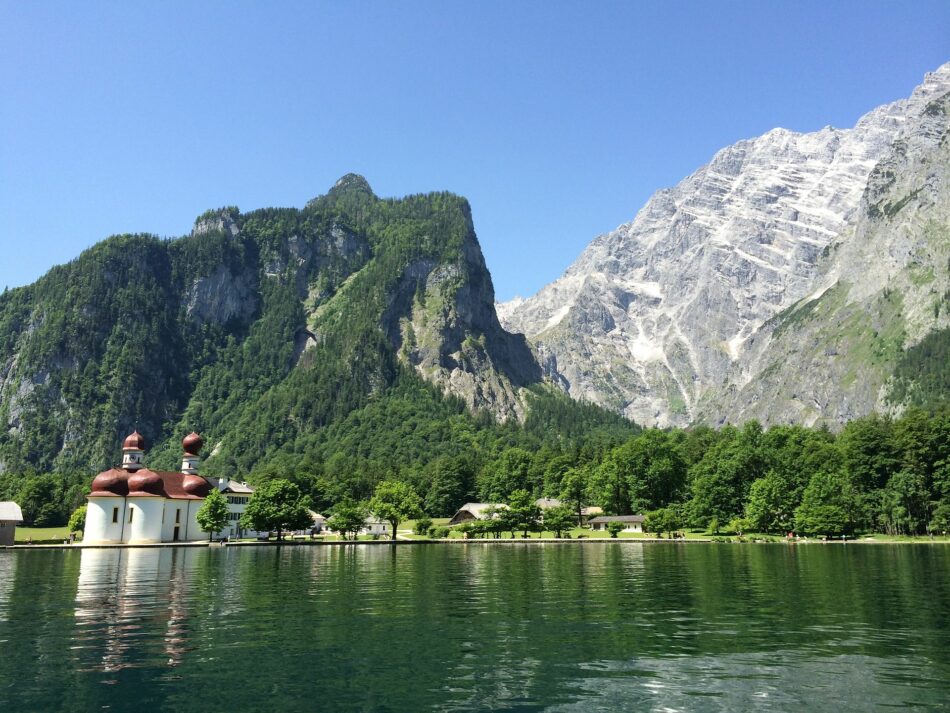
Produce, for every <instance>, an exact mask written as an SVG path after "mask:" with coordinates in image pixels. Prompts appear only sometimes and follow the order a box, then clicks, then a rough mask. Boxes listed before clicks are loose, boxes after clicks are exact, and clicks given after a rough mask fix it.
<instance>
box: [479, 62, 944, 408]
mask: <svg viewBox="0 0 950 713" xmlns="http://www.w3.org/2000/svg"><path fill="white" fill-rule="evenodd" d="M948 91H950V64H948V65H944V66H943V67H941V68H940V69H939V70H937V71H936V72H934V73H932V74H929V75H928V76H927V77H926V78H925V81H924V83H923V84H922V85H921V86H919V87H918V88H917V89H916V90H915V91H914V93H913V94H912V95H911V97H909V98H908V99H906V100H900V101H896V102H894V103H892V104H888V105H885V106H882V107H879V108H878V109H875V110H874V111H871V112H870V113H868V114H867V115H865V116H864V117H862V118H861V120H860V121H858V123H857V124H856V125H855V127H854V128H852V129H843V130H842V129H834V128H831V127H826V128H825V129H822V130H821V131H817V132H814V133H809V134H800V133H795V132H792V131H787V130H784V129H775V130H773V131H770V132H768V133H767V134H764V135H763V136H760V137H758V138H755V139H750V140H747V141H740V142H739V143H737V144H735V145H733V146H730V147H728V148H726V149H723V150H722V151H720V152H718V153H717V154H716V155H715V156H714V157H713V159H712V161H711V162H710V163H709V164H707V165H706V166H703V167H702V168H700V169H699V170H698V171H696V172H695V173H694V174H692V175H691V176H689V177H687V178H686V179H684V180H683V181H682V182H681V183H680V184H678V185H677V186H675V187H674V188H671V189H666V190H662V191H659V192H658V193H656V194H655V195H654V196H653V197H652V198H651V199H650V200H649V201H648V202H647V204H646V205H645V206H644V207H643V208H642V209H641V210H640V211H639V213H638V214H637V216H636V217H635V218H634V220H633V221H632V222H630V223H628V224H625V225H622V226H620V227H619V228H618V229H616V230H615V231H613V232H611V233H607V234H605V235H602V236H600V237H598V238H597V239H596V240H594V241H593V242H592V243H591V244H590V245H589V246H588V248H587V249H586V250H585V251H584V252H583V253H582V254H581V256H580V257H579V258H578V259H577V260H576V261H575V262H574V264H573V265H571V267H570V268H568V270H567V271H566V272H565V274H564V275H563V276H562V277H561V278H559V279H558V280H556V281H555V282H553V283H551V284H550V285H548V286H547V287H545V288H543V289H542V290H541V291H540V292H538V294H536V295H534V296H533V297H531V298H528V299H521V298H519V299H516V300H514V301H512V302H509V303H506V304H501V305H499V307H498V312H499V316H500V318H501V321H502V324H503V325H504V326H505V328H507V329H508V330H510V331H515V332H522V333H524V334H526V335H527V336H528V338H529V339H530V340H531V341H532V342H533V344H534V345H535V346H536V348H537V350H538V352H539V354H541V355H544V356H543V357H542V358H541V361H542V364H545V365H546V367H545V368H546V369H548V371H549V372H552V374H551V375H552V377H553V378H554V379H555V380H556V381H559V382H560V383H561V384H562V385H563V386H564V388H566V389H567V390H568V391H569V393H571V394H572V395H574V396H577V397H583V398H586V399H589V400H591V401H594V402H596V403H599V404H602V405H604V406H608V407H610V408H613V409H616V410H618V411H620V412H622V413H624V414H625V415H627V416H629V417H631V418H633V419H635V420H637V421H640V422H643V423H647V424H659V425H685V424H688V423H690V422H693V421H695V420H697V419H703V420H709V421H712V422H722V421H724V420H729V421H738V420H742V419H744V418H747V417H750V416H757V417H759V418H762V419H763V420H765V421H769V422H778V421H783V422H784V421H804V422H814V421H816V420H822V421H830V422H835V423H837V422H841V421H842V420H844V419H847V418H850V417H853V416H854V415H859V414H861V413H866V412H867V411H868V410H869V409H870V408H872V407H873V406H874V405H875V404H878V405H880V399H881V398H883V396H881V394H880V393H879V392H880V391H881V387H882V382H883V380H884V379H885V377H886V372H887V369H886V368H884V369H883V370H882V371H881V373H880V374H878V375H877V376H876V377H874V378H873V379H871V380H870V381H865V380H863V379H860V378H856V379H854V380H846V381H845V382H842V381H840V380H839V378H838V377H839V376H840V374H838V373H837V371H836V370H835V369H830V370H829V369H818V368H817V364H818V362H820V361H822V359H825V358H826V356H827V357H831V358H829V359H827V360H826V361H827V363H838V362H840V361H841V360H842V359H850V360H852V362H853V363H854V364H860V363H861V360H862V358H863V357H864V356H866V354H865V352H864V351H862V347H859V346H858V345H851V344H850V342H847V340H845V341H843V342H842V343H841V344H839V345H837V346H834V345H825V346H823V347H822V348H821V351H820V356H819V357H815V359H813V360H812V361H810V362H809V366H808V367H807V368H805V366H804V365H803V364H800V363H797V362H796V359H797V358H798V356H799V353H798V351H796V350H795V349H793V348H792V345H791V344H790V343H781V340H780V337H781V335H782V334H785V335H787V336H786V337H785V338H786V339H788V340H793V339H795V338H796V337H795V336H793V335H797V332H796V329H794V328H793V325H791V324H786V323H788V322H789V320H800V318H801V316H802V314H801V311H800V310H798V309H796V308H795V305H797V304H799V303H800V301H802V300H807V298H809V297H813V296H815V295H816V291H817V293H819V294H820V293H822V292H824V291H828V290H831V292H830V294H829V296H828V297H827V298H826V300H830V299H832V297H835V298H836V299H842V300H844V301H845V302H846V303H847V304H849V305H852V306H853V307H854V309H858V307H860V309H862V310H864V311H865V312H869V313H873V312H874V310H876V309H877V310H884V311H887V309H889V308H888V307H886V306H883V305H877V303H876V300H877V299H878V297H877V296H879V295H881V294H883V291H884V290H885V288H886V289H889V290H890V292H889V294H892V293H893V292H899V293H901V295H902V296H901V297H900V299H902V300H903V301H904V302H905V305H904V306H902V307H901V315H902V317H901V319H902V320H908V326H907V327H906V328H904V336H903V338H902V339H901V340H900V343H899V345H898V346H900V347H901V348H903V347H904V346H907V345H908V344H911V343H913V341H914V340H915V339H919V338H920V335H921V334H923V333H924V332H926V330H928V329H932V328H935V327H937V326H938V324H942V322H939V323H938V322H933V320H932V321H931V322H932V323H928V322H927V320H926V319H925V315H926V314H927V313H928V310H930V311H931V312H932V311H933V307H932V304H929V303H928V300H930V302H932V299H931V297H929V296H924V295H922V294H919V293H921V289H917V288H918V286H916V285H915V284H914V283H913V280H911V278H910V277H909V276H910V275H911V274H916V275H917V277H916V278H915V279H917V281H918V282H919V281H928V280H929V282H928V283H927V286H926V287H925V288H922V291H923V292H924V293H926V294H927V295H930V290H931V289H933V290H936V291H939V288H940V285H941V284H942V283H941V282H940V280H941V279H942V277H941V276H942V274H943V270H944V267H945V265H944V264H943V263H941V262H940V260H941V259H942V255H943V252H942V248H940V245H941V244H942V241H945V239H946V237H945V235H946V234H945V232H942V231H943V230H944V228H943V227H941V226H944V227H945V226H946V222H945V216H944V215H943V213H942V212H941V210H942V209H941V208H940V207H939V205H940V202H941V199H940V198H939V194H940V193H941V192H942V190H943V189H942V183H941V181H942V179H941V178H940V175H941V173H940V169H939V168H937V167H938V166H939V165H940V163H941V161H942V160H943V159H942V158H941V156H942V153H941V152H942V151H943V150H944V148H943V147H944V144H943V143H942V142H943V141H944V140H945V139H944V138H943V137H944V136H945V130H946V124H947V119H946V115H945V114H943V113H942V112H943V108H942V107H943V101H944V100H943V97H945V95H946V93H947V92H948ZM925 164H926V167H925ZM924 244H926V246H929V247H925V246H924ZM885 266H886V268H885ZM856 271H857V273H856ZM931 272H933V274H934V278H933V280H930V274H931ZM836 280H840V281H841V285H844V284H845V283H848V284H849V285H851V286H850V287H848V288H847V289H848V293H847V294H848V296H846V297H843V296H842V292H843V290H844V289H845V288H844V287H843V286H839V287H838V288H837V289H836V290H833V289H832V286H831V285H832V284H833V283H834V282H835V281H836ZM858 284H860V285H861V288H860V290H858V289H857V288H856V287H855V285H858ZM905 292H906V294H905ZM909 303H913V304H914V305H915V306H914V307H913V309H909V308H908V307H909ZM875 305H876V306H875ZM882 320H885V317H884V316H880V315H879V316H878V317H874V316H872V317H870V318H869V321H867V322H866V323H865V324H864V325H863V327H861V328H860V329H863V330H864V333H866V334H873V333H875V331H877V333H878V334H880V330H879V329H878V328H877V327H876V326H875V325H879V323H881V322H882ZM796 323H797V322H796ZM783 324H785V327H784V329H783V327H782V325H783ZM826 328H827V329H829V330H833V329H834V328H833V327H832V326H830V325H828V326H827V327H826ZM852 328H853V329H855V330H858V331H860V329H859V327H858V326H856V325H852ZM797 336H801V335H797ZM895 339H896V337H895ZM768 344H772V346H771V347H769V346H768ZM865 346H866V345H865ZM852 347H853V348H852ZM826 349H827V350H829V354H828V355H825V350H826ZM834 350H837V352H836V354H834V355H833V354H831V353H830V351H834ZM836 357H837V358H836ZM783 360H784V363H782V362H783ZM778 374H780V375H781V376H780V377H779V376H777V375H778ZM819 375H820V376H819ZM816 380H820V381H821V383H815V382H816ZM812 392H814V399H812ZM872 392H873V393H872Z"/></svg>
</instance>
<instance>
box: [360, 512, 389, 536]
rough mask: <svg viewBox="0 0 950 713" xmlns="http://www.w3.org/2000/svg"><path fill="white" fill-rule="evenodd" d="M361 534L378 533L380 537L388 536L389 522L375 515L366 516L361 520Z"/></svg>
mask: <svg viewBox="0 0 950 713" xmlns="http://www.w3.org/2000/svg"><path fill="white" fill-rule="evenodd" d="M360 534H361V535H378V536H380V537H389V535H390V533H389V523H388V522H386V521H385V520H380V519H379V518H376V517H372V516H370V517H368V518H366V519H365V520H364V521H363V527H362V529H360Z"/></svg>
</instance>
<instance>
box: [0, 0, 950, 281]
mask: <svg viewBox="0 0 950 713" xmlns="http://www.w3.org/2000/svg"><path fill="white" fill-rule="evenodd" d="M948 60H950V2H946V0H940V1H939V2H925V1H920V2H913V3H898V2H886V3H885V2H869V1H866V0H865V1H863V2H807V1H806V2H789V3H778V2H719V3H713V2H690V3H682V2H616V3H614V2H596V3H590V2H577V3H573V2H551V1H546V2H511V1H510V0H508V1H505V2H489V1H484V2H483V1H479V2H467V3H463V2H426V3H423V2H412V1H406V2H346V3H342V2H328V3H318V2H301V3H294V2H280V3H265V2H240V1H237V2H191V1H189V2H184V1H176V0H172V1H169V2H162V3H144V2H135V3H127V2H119V1H116V2H84V3H66V2H8V1H7V0H0V245H2V247H3V250H2V259H0V286H3V285H8V286H11V287H12V286H16V285H22V284H26V283H29V282H31V281H33V280H35V279H36V278H37V277H39V276H40V275H41V274H43V273H44V272H46V270H47V269H49V267H51V266H52V265H54V264H56V263H61V262H65V261H67V260H70V259H71V258H73V257H75V256H76V255H78V254H79V252H80V251H82V250H83V249H84V248H86V247H88V246H90V245H92V244H93V243H95V242H97V241H99V240H101V239H103V238H105V237H106V236H108V235H110V234H114V233H121V232H150V233H156V234H158V235H166V236H177V235H182V234H185V233H187V232H188V231H189V230H190V229H191V224H192V222H193V220H194V218H195V217H196V216H197V215H198V214H200V213H201V212H203V211H204V210H205V209H207V208H212V207H217V206H222V205H238V206H239V207H240V208H241V209H242V210H252V209H254V208H260V207H264V206H302V205H303V204H304V203H305V202H306V201H307V200H309V199H310V198H312V197H313V196H315V195H318V194H321V193H325V192H326V190H327V189H328V188H329V187H330V186H331V185H332V184H333V182H334V181H335V180H336V179H337V178H339V177H340V176H341V175H343V174H344V173H347V172H350V171H354V172H358V173H362V174H363V175H365V176H366V177H367V179H368V180H369V182H370V183H371V185H372V186H373V188H374V189H375V191H376V193H377V194H379V195H381V196H400V195H405V194H408V193H417V192H423V191H430V190H450V191H453V192H455V193H458V194H461V195H464V196H466V197H467V198H468V199H469V200H470V201H471V203H472V209H473V215H474V219H475V227H476V230H477V231H478V235H479V238H480V240H481V243H482V247H483V250H484V252H485V256H486V259H487V261H488V265H489V268H490V269H491V271H492V275H493V278H494V282H495V287H496V293H497V296H498V297H499V298H501V299H507V298H510V297H512V296H514V295H515V294H519V293H520V294H523V295H528V294H532V293H534V292H535V291H537V289H538V288H540V287H541V286H543V285H544V284H546V283H547V282H550V281H551V280H553V279H554V278H556V277H557V276H558V275H559V274H560V273H561V272H562V271H563V270H564V268H566V267H567V266H568V265H569V264H570V262H571V261H572V260H573V259H574V258H575V257H576V256H577V254H578V253H579V252H580V251H581V250H582V249H583V248H584V246H585V245H586V244H587V243H588V242H590V240H591V239H593V238H594V237H595V236H596V235H597V234H599V233H602V232H605V231H607V230H610V229H612V228H614V227H616V226H617V225H618V224H620V223H623V222H626V221H628V220H630V219H631V218H632V217H633V216H634V215H635V213H636V211H637V210H638V209H639V208H640V207H641V206H642V205H643V203H644V202H645V201H646V199H647V198H648V197H649V196H650V194H651V193H653V192H654V191H655V190H657V189H659V188H662V187H665V186H670V185H673V184H675V183H676V182H678V181H679V180H680V179H682V178H683V177H684V176H686V175H687V174H689V173H690V172H692V171H693V170H695V169H696V168H697V167H699V166H701V165H702V164H703V163H705V162H706V161H708V160H709V158H710V157H711V156H712V154H713V153H714V152H715V151H716V150H718V149H719V148H722V147H723V146H726V145H728V144H730V143H733V142H735V141H737V140H739V139H741V138H747V137H750V136H755V135H758V134H761V133H763V132H765V131H768V130H769V129H771V128H774V127H775V126H784V127H787V128H790V129H795V130H800V131H810V130H816V129H819V128H821V127H822V126H825V125H828V124H831V125H833V126H838V127H846V126H851V125H853V124H854V122H855V120H856V119H857V118H858V117H859V116H861V114H863V113H865V112H866V111H868V110H870V109H872V108H873V107H875V106H877V105H879V104H882V103H884V102H888V101H892V100H894V99H898V98H900V97H903V96H906V95H907V94H909V93H910V91H911V90H912V89H913V87H914V86H915V85H917V84H918V83H919V82H920V81H921V80H922V78H923V74H924V73H925V72H926V71H930V70H932V69H934V68H936V67H937V66H939V65H940V64H942V63H944V62H946V61H948Z"/></svg>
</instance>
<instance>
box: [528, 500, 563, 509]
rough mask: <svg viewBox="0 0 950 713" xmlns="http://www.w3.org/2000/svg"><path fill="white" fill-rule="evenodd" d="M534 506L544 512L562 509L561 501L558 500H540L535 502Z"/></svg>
mask: <svg viewBox="0 0 950 713" xmlns="http://www.w3.org/2000/svg"><path fill="white" fill-rule="evenodd" d="M534 504H535V505H537V506H538V507H539V508H541V509H542V510H547V509H549V508H556V507H560V505H561V501H560V500H558V499H557V498H538V499H537V500H535V501H534Z"/></svg>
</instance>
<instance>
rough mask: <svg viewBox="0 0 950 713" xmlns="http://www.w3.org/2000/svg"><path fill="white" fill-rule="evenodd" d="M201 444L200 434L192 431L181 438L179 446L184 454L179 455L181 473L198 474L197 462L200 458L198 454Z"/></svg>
mask: <svg viewBox="0 0 950 713" xmlns="http://www.w3.org/2000/svg"><path fill="white" fill-rule="evenodd" d="M203 445H204V441H202V440H201V436H199V435H198V434H197V433H195V432H194V431H192V432H191V433H189V434H188V435H187V436H185V437H184V438H183V439H182V441H181V447H182V448H183V449H184V450H185V454H184V455H183V456H182V457H181V472H182V473H185V474H186V475H198V463H199V461H200V460H201V459H200V458H199V457H198V454H199V453H200V452H201V447H202V446H203Z"/></svg>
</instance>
